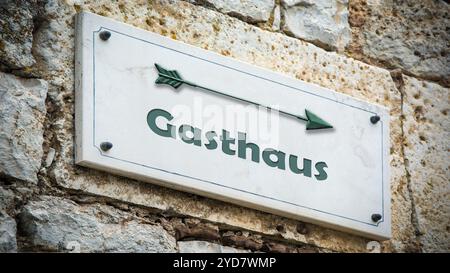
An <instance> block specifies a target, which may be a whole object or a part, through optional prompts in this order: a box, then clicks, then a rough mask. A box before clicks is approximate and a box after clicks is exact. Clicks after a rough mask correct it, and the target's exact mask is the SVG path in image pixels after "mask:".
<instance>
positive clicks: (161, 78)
mask: <svg viewBox="0 0 450 273" xmlns="http://www.w3.org/2000/svg"><path fill="white" fill-rule="evenodd" d="M155 67H156V69H157V70H158V78H157V79H156V81H155V83H156V84H166V85H170V86H172V87H173V88H174V89H178V88H179V87H180V86H182V85H183V84H186V85H189V86H192V87H194V88H199V89H203V90H206V91H209V92H212V93H215V94H218V95H221V96H225V97H229V98H232V99H235V100H239V101H242V102H245V103H249V104H253V105H256V106H261V107H264V108H267V109H272V108H271V107H268V106H265V105H262V104H259V103H257V102H253V101H249V100H246V99H242V98H238V97H235V96H232V95H229V94H225V93H222V92H219V91H216V90H213V89H210V88H207V87H203V86H200V85H197V84H195V83H192V82H189V81H186V80H184V79H183V78H181V76H180V74H179V73H178V72H177V71H176V70H167V69H165V68H163V67H162V66H160V65H159V64H156V63H155ZM274 110H276V111H278V112H280V113H282V114H284V115H286V116H290V117H293V118H296V119H300V120H303V121H306V130H317V129H327V128H333V126H331V124H329V123H328V122H326V121H324V120H323V119H321V118H319V117H318V116H317V115H315V114H313V113H312V112H311V111H308V110H307V109H305V114H306V117H304V116H301V115H295V114H291V113H288V112H286V111H282V110H278V109H274Z"/></svg>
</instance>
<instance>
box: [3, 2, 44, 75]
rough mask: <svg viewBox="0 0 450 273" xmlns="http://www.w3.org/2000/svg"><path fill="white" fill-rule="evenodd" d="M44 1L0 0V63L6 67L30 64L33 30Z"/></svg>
mask: <svg viewBox="0 0 450 273" xmlns="http://www.w3.org/2000/svg"><path fill="white" fill-rule="evenodd" d="M43 2H44V1H40V0H26V1H25V0H2V1H0V63H2V64H3V65H6V66H7V67H8V68H12V69H19V68H24V67H29V66H32V65H33V64H34V63H35V60H34V58H33V55H32V52H31V51H32V46H33V30H34V29H35V27H36V26H35V22H36V21H38V18H39V16H40V12H41V9H42V6H43Z"/></svg>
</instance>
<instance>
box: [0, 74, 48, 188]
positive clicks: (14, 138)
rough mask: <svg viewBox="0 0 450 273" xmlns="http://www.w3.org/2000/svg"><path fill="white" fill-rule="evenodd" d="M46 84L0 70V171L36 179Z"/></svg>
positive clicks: (15, 176) (29, 179)
mask: <svg viewBox="0 0 450 273" xmlns="http://www.w3.org/2000/svg"><path fill="white" fill-rule="evenodd" d="M46 96H47V83H46V82H45V81H44V80H38V79H22V78H19V77H16V76H14V75H11V74H5V73H1V72H0V128H2V129H1V131H0V174H2V175H6V176H9V177H14V178H17V179H21V180H26V181H30V182H37V176H36V174H37V172H38V170H39V167H40V165H41V157H42V142H43V125H42V123H43V121H44V119H45V113H46V108H45V99H46Z"/></svg>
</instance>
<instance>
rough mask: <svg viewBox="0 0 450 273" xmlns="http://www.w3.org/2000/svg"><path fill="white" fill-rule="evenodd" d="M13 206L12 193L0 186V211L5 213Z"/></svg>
mask: <svg viewBox="0 0 450 273" xmlns="http://www.w3.org/2000/svg"><path fill="white" fill-rule="evenodd" d="M12 206H14V192H13V191H12V190H10V189H7V188H4V187H2V186H0V211H6V210H8V209H10V208H11V207H12Z"/></svg>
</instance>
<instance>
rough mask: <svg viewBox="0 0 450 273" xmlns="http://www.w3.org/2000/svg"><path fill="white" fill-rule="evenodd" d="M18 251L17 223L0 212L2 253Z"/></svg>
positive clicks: (0, 244) (0, 247) (0, 250)
mask: <svg viewBox="0 0 450 273" xmlns="http://www.w3.org/2000/svg"><path fill="white" fill-rule="evenodd" d="M16 251H17V242H16V221H15V220H14V219H13V218H11V217H10V216H9V215H8V214H6V213H5V212H3V211H1V210H0V253H1V252H16Z"/></svg>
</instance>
